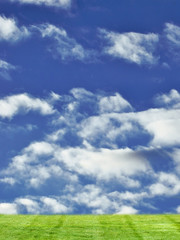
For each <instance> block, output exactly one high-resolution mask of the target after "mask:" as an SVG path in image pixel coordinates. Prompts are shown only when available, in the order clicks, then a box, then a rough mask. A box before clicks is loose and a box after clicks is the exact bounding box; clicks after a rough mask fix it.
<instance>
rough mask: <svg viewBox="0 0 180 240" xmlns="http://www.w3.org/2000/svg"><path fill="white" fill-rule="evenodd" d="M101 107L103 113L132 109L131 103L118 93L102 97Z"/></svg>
mask: <svg viewBox="0 0 180 240" xmlns="http://www.w3.org/2000/svg"><path fill="white" fill-rule="evenodd" d="M99 108H100V112H101V113H108V112H123V111H125V110H132V107H131V105H130V103H129V102H128V101H126V100H125V99H124V98H123V97H122V96H121V95H120V94H118V93H115V95H114V96H108V97H102V98H101V99H100V101H99Z"/></svg>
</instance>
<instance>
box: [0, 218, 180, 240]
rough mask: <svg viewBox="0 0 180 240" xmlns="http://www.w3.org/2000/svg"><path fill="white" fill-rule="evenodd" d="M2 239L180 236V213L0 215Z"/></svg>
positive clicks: (75, 239) (44, 239)
mask: <svg viewBox="0 0 180 240" xmlns="http://www.w3.org/2000/svg"><path fill="white" fill-rule="evenodd" d="M0 239H1V240H10V239H13V240H14V239H18V240H21V239H22V240H27V239H42V240H46V239H54V240H55V239H63V240H66V239H69V240H70V239H72V240H78V239H83V240H86V239H98V240H100V239H101V240H116V239H126V240H128V239H130V240H133V239H165V240H171V239H174V240H178V239H180V216H179V215H53V216H42V215H39V216H35V215H16V216H11V215H0Z"/></svg>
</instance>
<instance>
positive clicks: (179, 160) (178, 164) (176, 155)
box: [169, 148, 180, 174]
mask: <svg viewBox="0 0 180 240" xmlns="http://www.w3.org/2000/svg"><path fill="white" fill-rule="evenodd" d="M169 156H170V157H171V158H172V159H173V161H174V163H175V170H176V172H177V173H178V174H180V149H179V148H176V149H174V150H173V152H172V153H169Z"/></svg>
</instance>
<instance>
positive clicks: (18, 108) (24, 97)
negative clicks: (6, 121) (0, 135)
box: [0, 93, 54, 118]
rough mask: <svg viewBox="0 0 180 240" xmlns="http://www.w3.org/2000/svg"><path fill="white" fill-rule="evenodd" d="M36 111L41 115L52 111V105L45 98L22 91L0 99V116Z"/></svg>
mask: <svg viewBox="0 0 180 240" xmlns="http://www.w3.org/2000/svg"><path fill="white" fill-rule="evenodd" d="M29 111H38V112H39V113H40V114H42V115H49V114H52V113H54V110H53V107H52V106H51V105H50V104H49V103H48V102H47V101H45V100H42V99H39V98H33V97H31V96H30V95H28V94H26V93H23V94H17V95H12V96H8V97H5V98H3V99H0V117H1V118H12V117H13V116H14V115H16V114H18V113H20V112H25V113H27V112H29Z"/></svg>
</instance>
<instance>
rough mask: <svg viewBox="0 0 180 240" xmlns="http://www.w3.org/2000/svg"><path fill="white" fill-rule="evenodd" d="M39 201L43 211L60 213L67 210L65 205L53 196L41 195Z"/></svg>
mask: <svg viewBox="0 0 180 240" xmlns="http://www.w3.org/2000/svg"><path fill="white" fill-rule="evenodd" d="M41 202H43V204H44V208H45V211H47V212H52V213H54V214H57V213H61V214H62V213H67V212H68V211H69V210H68V208H67V207H66V206H65V205H63V204H62V203H60V202H58V201H57V200H56V199H54V198H49V197H41Z"/></svg>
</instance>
